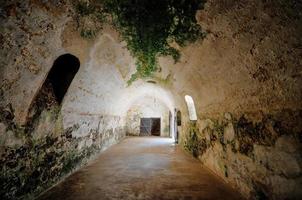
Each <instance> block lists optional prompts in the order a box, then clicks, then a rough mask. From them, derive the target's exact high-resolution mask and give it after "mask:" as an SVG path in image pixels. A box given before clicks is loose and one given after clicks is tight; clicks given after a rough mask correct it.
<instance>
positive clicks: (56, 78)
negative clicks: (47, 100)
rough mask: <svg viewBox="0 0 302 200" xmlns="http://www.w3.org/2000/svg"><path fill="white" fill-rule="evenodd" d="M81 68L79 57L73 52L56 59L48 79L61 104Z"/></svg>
mask: <svg viewBox="0 0 302 200" xmlns="http://www.w3.org/2000/svg"><path fill="white" fill-rule="evenodd" d="M79 68H80V61H79V59H78V58H77V57H75V56H73V55H71V54H64V55H62V56H60V57H58V58H57V59H56V60H55V62H54V64H53V66H52V68H51V70H50V72H49V74H48V77H47V81H49V83H50V84H51V85H52V88H53V91H54V95H55V97H56V100H57V101H58V103H59V104H60V103H61V102H62V100H63V98H64V96H65V94H66V92H67V89H68V88H69V85H70V84H71V82H72V80H73V78H74V76H75V75H76V73H77V72H78V70H79Z"/></svg>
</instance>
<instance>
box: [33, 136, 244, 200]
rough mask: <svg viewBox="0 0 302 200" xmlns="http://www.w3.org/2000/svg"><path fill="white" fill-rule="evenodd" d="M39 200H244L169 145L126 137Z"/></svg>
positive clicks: (166, 141) (169, 141)
mask: <svg viewBox="0 0 302 200" xmlns="http://www.w3.org/2000/svg"><path fill="white" fill-rule="evenodd" d="M38 199H39V200H56V199H57V200H59V199H65V200H72V199H73V200H84V199H86V200H90V199H102V200H109V199H114V200H115V199H125V200H132V199H133V200H134V199H140V200H154V199H162V200H172V199H179V200H185V199H192V200H198V199H209V200H210V199H230V200H235V199H243V198H242V197H240V194H238V193H237V192H235V191H234V190H233V189H232V188H230V187H229V186H228V185H227V184H226V183H225V182H223V180H222V179H220V178H219V177H217V176H215V175H214V174H213V173H211V172H210V171H209V170H208V169H207V168H204V167H202V166H201V165H200V163H199V162H198V161H197V160H195V159H194V158H192V157H191V156H190V155H189V154H186V153H184V152H183V151H182V150H181V149H180V148H179V147H177V146H176V145H174V141H173V140H172V139H170V138H162V137H127V138H126V139H125V140H123V141H122V142H120V143H119V144H117V145H114V146H112V147H110V148H109V149H108V150H106V151H105V152H103V153H102V154H101V155H100V156H99V157H98V158H97V159H95V160H94V161H92V162H91V163H90V164H88V165H87V166H86V167H84V168H82V169H80V170H79V171H77V172H75V173H74V174H72V175H71V176H69V177H67V178H66V179H65V180H64V181H63V182H61V183H59V184H58V185H56V186H55V187H53V188H51V189H50V190H49V191H46V193H44V194H42V195H41V196H40V197H39V198H38Z"/></svg>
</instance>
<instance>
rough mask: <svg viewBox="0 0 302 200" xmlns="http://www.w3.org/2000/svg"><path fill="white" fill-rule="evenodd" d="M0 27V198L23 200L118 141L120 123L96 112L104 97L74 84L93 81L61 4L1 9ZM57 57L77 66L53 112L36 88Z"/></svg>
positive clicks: (49, 98) (82, 45)
mask: <svg viewBox="0 0 302 200" xmlns="http://www.w3.org/2000/svg"><path fill="white" fill-rule="evenodd" d="M0 20H1V30H0V40H1V44H3V45H2V48H1V49H0V96H1V97H0V116H1V118H0V159H1V165H0V173H1V176H0V184H1V185H0V188H1V189H0V198H1V199H23V198H25V199H27V198H32V197H34V196H36V195H38V194H39V193H40V192H43V191H44V190H45V189H46V188H48V187H50V186H52V185H53V184H55V183H56V182H57V181H59V180H61V179H62V178H63V177H64V176H66V175H68V174H69V173H71V172H72V171H73V170H75V169H76V168H78V167H81V166H82V165H83V164H85V163H86V162H87V161H88V160H90V159H91V158H92V157H93V155H96V154H98V153H99V152H100V151H102V150H104V149H106V148H107V147H109V146H110V145H112V144H115V143H117V142H119V141H120V140H121V139H122V138H123V137H124V136H125V132H126V131H125V119H124V118H125V117H123V116H122V115H121V114H120V113H118V112H110V109H109V111H108V110H105V109H103V108H108V106H107V105H108V104H105V103H102V101H103V100H104V102H107V103H108V101H107V100H108V98H105V99H102V97H101V94H98V93H100V91H98V90H97V91H95V88H96V87H97V86H96V87H93V85H92V92H90V91H89V90H90V88H88V87H86V86H85V84H87V85H90V84H91V82H90V83H87V82H84V83H82V82H81V81H82V79H84V80H85V79H86V80H88V81H91V79H92V78H91V77H93V76H92V74H93V73H89V70H88V69H87V68H89V67H87V66H89V65H87V63H88V62H87V61H88V60H89V56H90V54H89V53H90V52H91V47H92V44H91V43H92V41H86V40H84V39H83V38H81V37H80V36H79V33H78V32H77V31H76V28H77V26H76V20H75V19H74V18H73V7H72V6H71V4H70V2H69V1H43V2H42V1H23V0H22V1H5V2H1V6H0ZM65 53H71V54H73V55H75V56H77V57H78V58H79V60H80V62H81V66H80V70H79V72H78V74H77V75H76V77H75V78H74V80H73V82H72V83H71V85H70V88H69V90H68V92H67V94H66V96H65V97H64V101H63V103H62V105H59V104H58V103H56V102H55V99H54V98H53V94H51V92H49V91H45V88H43V87H44V85H43V83H44V80H45V79H46V76H47V74H48V72H49V70H50V68H51V67H52V65H53V63H54V61H55V59H56V58H57V57H58V56H60V55H62V54H65ZM108 76H109V77H110V74H109V75H108ZM104 81H105V80H104ZM101 84H102V83H101ZM74 90H78V92H75V93H74V94H73V95H70V93H71V94H72V92H73V91H74ZM101 91H102V90H101ZM103 93H105V92H104V91H103ZM87 96H88V98H89V99H90V100H91V101H90V103H91V102H94V103H91V104H89V102H87V101H85V97H87ZM107 96H109V98H110V95H108V93H107ZM83 97H84V98H83ZM93 97H95V98H93ZM40 98H41V99H40ZM72 102H77V103H76V104H73V103H72ZM95 105H96V107H97V108H98V109H95V108H96V107H95ZM91 108H92V109H91ZM112 110H113V109H112Z"/></svg>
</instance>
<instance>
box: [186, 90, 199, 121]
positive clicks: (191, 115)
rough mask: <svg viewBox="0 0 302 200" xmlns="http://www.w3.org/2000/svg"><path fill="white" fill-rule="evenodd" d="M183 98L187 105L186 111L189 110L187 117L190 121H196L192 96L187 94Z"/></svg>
mask: <svg viewBox="0 0 302 200" xmlns="http://www.w3.org/2000/svg"><path fill="white" fill-rule="evenodd" d="M185 100H186V103H187V106H188V111H189V119H190V120H191V121H196V120H197V115H196V110H195V105H194V101H193V98H192V97H191V96H189V95H186V96H185Z"/></svg>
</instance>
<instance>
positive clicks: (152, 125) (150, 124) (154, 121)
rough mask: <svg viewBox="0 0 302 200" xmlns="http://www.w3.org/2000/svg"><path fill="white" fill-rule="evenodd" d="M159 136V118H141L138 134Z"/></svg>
mask: <svg viewBox="0 0 302 200" xmlns="http://www.w3.org/2000/svg"><path fill="white" fill-rule="evenodd" d="M151 135H155V136H160V118H141V123H140V136H151Z"/></svg>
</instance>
